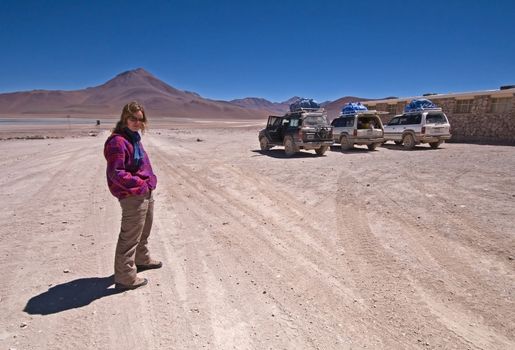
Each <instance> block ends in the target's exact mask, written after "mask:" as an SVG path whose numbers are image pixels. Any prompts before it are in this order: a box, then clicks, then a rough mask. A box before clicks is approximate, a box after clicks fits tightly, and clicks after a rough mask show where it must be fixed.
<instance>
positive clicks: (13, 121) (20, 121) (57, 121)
mask: <svg viewBox="0 0 515 350" xmlns="http://www.w3.org/2000/svg"><path fill="white" fill-rule="evenodd" d="M97 120H100V123H101V124H104V123H109V124H112V120H107V119H89V118H0V126H2V125H72V124H73V125H96V123H97Z"/></svg>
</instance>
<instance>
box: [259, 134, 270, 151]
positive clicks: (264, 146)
mask: <svg viewBox="0 0 515 350" xmlns="http://www.w3.org/2000/svg"><path fill="white" fill-rule="evenodd" d="M259 146H260V147H261V150H262V151H268V150H269V149H270V148H271V147H270V144H269V143H268V139H267V138H266V137H262V138H260V139H259Z"/></svg>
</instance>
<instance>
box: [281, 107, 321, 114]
mask: <svg viewBox="0 0 515 350" xmlns="http://www.w3.org/2000/svg"><path fill="white" fill-rule="evenodd" d="M296 112H325V109H324V107H320V108H306V107H300V108H297V109H295V110H294V111H290V112H289V113H296Z"/></svg>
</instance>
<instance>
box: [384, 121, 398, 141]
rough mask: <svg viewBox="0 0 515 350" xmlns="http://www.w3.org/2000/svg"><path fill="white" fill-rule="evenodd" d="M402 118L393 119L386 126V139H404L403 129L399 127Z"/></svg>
mask: <svg viewBox="0 0 515 350" xmlns="http://www.w3.org/2000/svg"><path fill="white" fill-rule="evenodd" d="M400 119H401V116H397V117H393V118H392V119H391V120H390V121H389V122H388V123H387V124H386V125H385V126H384V137H385V138H386V139H388V140H401V138H402V129H401V125H399V122H400Z"/></svg>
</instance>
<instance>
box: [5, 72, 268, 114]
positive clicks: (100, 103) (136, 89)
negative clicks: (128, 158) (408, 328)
mask: <svg viewBox="0 0 515 350" xmlns="http://www.w3.org/2000/svg"><path fill="white" fill-rule="evenodd" d="M132 100H137V101H139V102H140V103H142V104H143V105H144V106H146V110H147V112H148V113H149V114H150V115H152V116H163V117H191V118H206V117H209V118H241V119H246V118H262V117H265V116H266V115H267V113H268V112H267V111H266V110H262V109H259V108H258V109H250V108H244V107H241V106H238V105H235V104H232V103H230V102H226V101H215V100H210V99H206V98H202V97H201V96H200V95H198V94H196V93H193V92H188V91H182V90H178V89H175V88H174V87H172V86H170V85H168V84H166V83H164V82H163V81H161V80H159V79H157V78H156V77H154V76H153V75H152V74H150V73H149V72H147V71H146V70H144V69H142V68H138V69H135V70H130V71H127V72H123V73H121V74H118V75H117V76H116V77H114V78H113V79H111V80H109V81H107V82H106V83H105V84H102V85H99V86H95V87H90V88H87V89H83V90H75V91H62V90H33V91H25V92H14V93H4V94H0V114H3V115H73V116H99V115H104V116H106V115H113V116H117V115H119V113H120V111H121V109H122V106H123V105H124V104H126V103H127V102H129V101H132Z"/></svg>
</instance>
